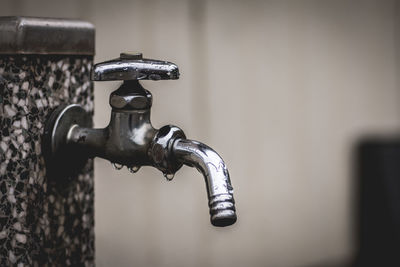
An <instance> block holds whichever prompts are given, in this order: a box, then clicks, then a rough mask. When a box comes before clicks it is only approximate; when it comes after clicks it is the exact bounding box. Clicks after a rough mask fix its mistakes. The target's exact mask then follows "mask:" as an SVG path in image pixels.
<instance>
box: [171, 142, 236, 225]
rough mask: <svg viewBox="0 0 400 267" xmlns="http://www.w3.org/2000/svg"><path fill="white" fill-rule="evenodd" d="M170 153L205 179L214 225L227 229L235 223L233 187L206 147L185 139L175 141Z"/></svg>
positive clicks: (216, 157) (218, 162) (211, 152)
mask: <svg viewBox="0 0 400 267" xmlns="http://www.w3.org/2000/svg"><path fill="white" fill-rule="evenodd" d="M172 152H173V154H174V156H175V158H176V160H177V161H180V162H181V163H183V164H185V165H188V166H190V167H196V169H197V170H199V171H200V172H201V173H202V174H203V176H204V179H205V182H206V187H207V194H208V200H209V201H208V205H209V208H210V219H211V223H212V225H214V226H220V227H223V226H229V225H231V224H234V223H235V222H236V220H237V216H236V208H235V200H234V198H233V187H232V185H231V181H230V178H229V172H228V169H227V168H226V165H225V163H224V161H223V160H222V158H221V157H220V156H219V155H218V154H217V152H215V151H214V150H213V149H212V148H210V147H208V146H207V145H205V144H203V143H200V142H197V141H193V140H187V139H177V140H175V142H174V143H173V147H172Z"/></svg>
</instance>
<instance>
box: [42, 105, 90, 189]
mask: <svg viewBox="0 0 400 267" xmlns="http://www.w3.org/2000/svg"><path fill="white" fill-rule="evenodd" d="M74 125H79V126H82V127H92V118H91V116H90V115H89V113H88V112H86V110H85V109H84V108H83V107H82V106H80V105H76V104H73V105H68V106H65V105H63V106H60V107H58V108H57V109H56V110H55V111H54V112H53V113H52V114H51V116H50V118H49V119H48V121H47V122H46V125H45V129H44V142H43V150H44V151H43V152H44V156H45V158H46V168H47V173H48V176H49V178H50V180H51V182H57V184H63V185H64V184H65V183H66V182H68V180H69V177H71V176H72V175H75V174H76V173H78V172H79V171H80V170H81V169H82V168H83V166H85V164H86V162H87V161H88V154H87V152H86V151H83V150H79V148H77V147H74V146H73V145H72V146H71V145H68V144H67V140H68V133H69V131H70V129H71V128H72V127H74ZM54 177H57V181H55V179H53V178H54Z"/></svg>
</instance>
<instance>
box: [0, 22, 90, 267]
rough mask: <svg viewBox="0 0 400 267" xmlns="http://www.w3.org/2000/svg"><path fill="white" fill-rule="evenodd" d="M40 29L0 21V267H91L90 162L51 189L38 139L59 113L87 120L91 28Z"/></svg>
mask: <svg viewBox="0 0 400 267" xmlns="http://www.w3.org/2000/svg"><path fill="white" fill-rule="evenodd" d="M44 22H45V23H42V19H40V18H23V17H8V18H0V266H93V265H94V210H93V207H94V203H93V199H94V191H93V162H92V161H91V160H88V162H87V164H86V166H85V167H84V168H83V169H82V170H80V172H79V174H78V175H77V176H76V177H70V182H68V184H67V185H65V184H64V185H62V186H58V185H57V183H54V179H53V180H51V179H50V177H48V175H46V167H45V162H44V158H43V148H42V139H43V136H42V135H43V130H44V126H45V123H46V121H47V119H48V117H49V116H50V114H51V112H52V111H53V110H54V109H56V108H57V107H58V106H59V105H62V104H74V103H75V104H80V105H82V106H83V107H84V108H85V109H86V110H87V111H88V112H89V113H90V114H93V83H92V82H91V81H90V71H91V67H92V65H93V54H94V28H93V26H92V25H91V24H87V23H86V24H85V23H84V22H80V21H69V20H67V21H66V22H65V23H64V20H52V19H44ZM10 25H11V26H12V27H11V26H10ZM4 29H5V30H4ZM10 29H12V30H13V31H16V32H15V33H17V34H15V35H13V32H12V30H10ZM79 29H82V30H81V31H83V30H85V31H86V32H83V33H81V34H76V32H77V31H78V32H79ZM88 34H89V35H88ZM32 36H33V37H32ZM44 36H46V38H47V39H46V41H45V42H43V40H42V39H43V37H44ZM81 37H82V38H86V39H87V40H88V42H87V43H85V44H84V45H83V46H82V40H80V39H79V38H81ZM13 38H17V39H13ZM23 38H25V39H23ZM29 38H31V39H29ZM32 38H33V39H32ZM35 38H36V39H35ZM41 38H42V39H41ZM74 38H75V39H74ZM86 39H83V40H86ZM12 43H15V44H16V46H15V47H16V48H15V51H14V53H8V51H10V49H11V52H13V50H12V49H14V47H13V46H12V45H10V44H12ZM77 44H79V45H77ZM17 45H19V46H17ZM82 47H83V48H87V49H88V51H89V53H86V55H82V54H80V53H79V52H81V51H82V50H80V49H81V48H82ZM47 51H48V52H49V53H47ZM75 52H76V53H75ZM7 53H8V54H7Z"/></svg>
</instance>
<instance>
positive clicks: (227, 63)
mask: <svg viewBox="0 0 400 267" xmlns="http://www.w3.org/2000/svg"><path fill="white" fill-rule="evenodd" d="M398 10H399V9H398V5H397V3H396V1H394V0H393V1H378V0H377V1H351V2H350V1H197V0H193V1H161V0H146V1H117V0H114V1H50V0H48V1H44V0H40V1H27V0H26V1H21V0H20V1H17V0H12V1H11V0H10V1H8V0H7V1H4V0H3V1H2V3H1V10H0V14H1V15H30V16H50V17H71V18H82V19H85V20H89V21H91V22H92V23H94V24H95V26H96V29H97V37H96V42H97V49H96V50H97V55H96V60H95V61H96V62H100V61H103V60H106V59H110V58H114V57H118V55H119V53H120V52H121V51H127V50H128V51H132V50H133V51H141V52H143V54H144V55H145V56H147V57H150V58H156V59H165V60H169V61H172V62H175V63H177V64H178V66H179V67H180V70H181V74H182V75H181V79H180V80H178V81H161V82H151V81H150V82H144V84H145V87H146V88H148V89H150V90H151V92H152V93H153V97H154V104H153V105H154V106H153V113H152V120H153V124H154V126H155V127H161V126H162V125H165V124H170V123H171V124H176V125H178V126H180V127H182V128H183V129H184V130H185V133H186V134H187V136H189V137H190V138H192V139H198V140H201V141H204V142H205V143H207V144H209V145H210V146H211V147H213V148H215V149H216V150H217V151H218V152H219V153H220V154H221V155H222V156H223V158H224V159H225V161H226V163H227V165H228V167H229V170H230V173H231V178H232V182H233V186H234V188H235V190H236V192H235V197H236V200H237V209H238V216H239V217H238V222H237V223H236V224H235V225H234V226H232V227H229V228H224V229H218V228H214V227H212V226H211V225H210V223H209V216H208V207H207V198H206V191H205V186H204V181H203V179H202V177H201V176H200V175H199V174H198V173H197V171H196V170H194V169H190V168H187V167H186V168H183V169H182V170H181V171H180V172H178V173H177V175H176V176H175V179H174V180H173V181H172V182H167V181H166V180H165V179H164V178H163V176H162V174H161V173H160V172H158V171H157V170H155V169H153V168H143V169H141V170H140V171H139V172H138V173H137V174H135V175H132V174H130V173H129V172H128V171H127V170H126V169H123V170H121V171H117V170H114V169H113V168H112V167H111V165H110V164H109V162H106V161H104V160H102V159H96V162H95V166H96V167H95V168H96V169H95V177H96V181H95V182H96V187H95V188H96V189H95V194H96V196H95V197H96V198H95V199H96V202H95V203H96V218H95V219H96V229H95V230H96V257H97V265H98V266H110V265H114V266H274V267H275V266H276V267H279V266H288V267H289V266H328V263H330V262H332V263H337V264H339V265H340V264H341V263H345V262H347V261H349V259H351V257H352V256H353V253H354V247H353V233H354V223H353V221H354V218H353V214H354V211H355V210H354V208H353V198H354V194H353V191H354V190H353V189H354V188H353V177H352V167H351V151H352V148H353V145H354V144H355V143H356V141H357V140H358V139H359V137H360V136H362V135H364V134H369V133H378V134H379V133H388V132H393V131H395V130H396V129H398V128H399V126H400V89H399V85H400V84H399V83H400V81H399V78H398V76H399V75H398V74H399V68H400V66H399V47H400V46H399V26H400V25H399V17H398ZM117 84H118V83H113V82H103V83H96V84H95V94H96V102H95V124H96V126H97V127H104V126H106V125H107V123H108V119H109V116H110V108H109V106H108V96H109V94H110V92H111V90H113V89H114V88H116V86H117ZM183 200H184V201H183Z"/></svg>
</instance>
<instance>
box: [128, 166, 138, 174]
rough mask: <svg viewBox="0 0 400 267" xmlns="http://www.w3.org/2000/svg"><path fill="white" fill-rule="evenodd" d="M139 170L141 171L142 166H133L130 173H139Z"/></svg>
mask: <svg viewBox="0 0 400 267" xmlns="http://www.w3.org/2000/svg"><path fill="white" fill-rule="evenodd" d="M139 169H140V166H131V167H129V171H130V172H131V173H137V172H138V170H139Z"/></svg>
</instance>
